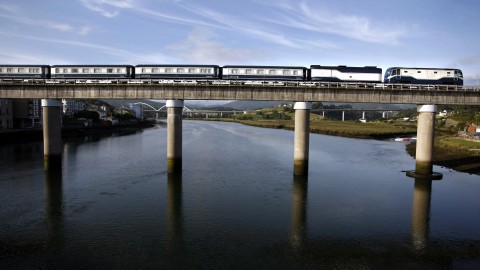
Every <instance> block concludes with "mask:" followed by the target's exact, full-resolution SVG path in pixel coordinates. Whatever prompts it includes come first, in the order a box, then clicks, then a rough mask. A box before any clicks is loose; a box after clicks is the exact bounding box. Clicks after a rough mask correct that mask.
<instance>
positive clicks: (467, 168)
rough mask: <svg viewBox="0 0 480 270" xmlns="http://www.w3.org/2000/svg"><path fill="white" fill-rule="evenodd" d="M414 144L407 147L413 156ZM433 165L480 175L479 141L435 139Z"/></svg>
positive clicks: (457, 138) (449, 137) (444, 137)
mask: <svg viewBox="0 0 480 270" xmlns="http://www.w3.org/2000/svg"><path fill="white" fill-rule="evenodd" d="M415 148H416V144H415V143H411V144H409V145H407V152H408V153H409V154H410V155H412V156H415V150H416V149H415ZM433 163H434V164H435V165H439V166H443V167H446V168H450V169H453V170H456V171H460V172H466V173H470V174H477V175H480V141H468V140H465V139H464V138H460V137H453V136H446V135H440V136H437V137H436V138H435V144H434V151H433Z"/></svg>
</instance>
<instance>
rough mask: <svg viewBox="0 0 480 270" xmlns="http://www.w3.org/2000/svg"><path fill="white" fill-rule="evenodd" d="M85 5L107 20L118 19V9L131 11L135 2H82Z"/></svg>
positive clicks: (85, 0)
mask: <svg viewBox="0 0 480 270" xmlns="http://www.w3.org/2000/svg"><path fill="white" fill-rule="evenodd" d="M81 2H82V3H83V5H84V6H85V7H86V8H88V9H90V10H92V11H95V12H98V13H100V14H101V15H102V16H105V17H107V18H113V17H116V16H117V15H118V14H119V13H120V12H119V11H118V9H130V8H133V7H135V6H136V5H135V4H136V3H135V2H136V1H135V0H81Z"/></svg>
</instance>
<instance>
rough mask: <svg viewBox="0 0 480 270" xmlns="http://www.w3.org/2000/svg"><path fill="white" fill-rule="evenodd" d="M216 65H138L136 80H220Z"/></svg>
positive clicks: (218, 69)
mask: <svg viewBox="0 0 480 270" xmlns="http://www.w3.org/2000/svg"><path fill="white" fill-rule="evenodd" d="M220 71H221V69H220V67H219V66H216V65H136V66H135V76H134V77H135V79H218V78H219V76H220Z"/></svg>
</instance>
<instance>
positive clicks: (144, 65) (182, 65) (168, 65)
mask: <svg viewBox="0 0 480 270" xmlns="http://www.w3.org/2000/svg"><path fill="white" fill-rule="evenodd" d="M135 67H216V68H218V67H219V66H218V65H185V64H181V65H172V64H166V65H160V64H152V65H148V64H141V65H136V66H135Z"/></svg>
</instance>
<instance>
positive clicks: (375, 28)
mask: <svg viewBox="0 0 480 270" xmlns="http://www.w3.org/2000/svg"><path fill="white" fill-rule="evenodd" d="M479 14H480V1H478V0H403V1H381V0H41V1H39V0H0V63H1V64H46V65H56V64H131V65H137V64H215V65H221V66H222V65H235V64H245V65H285V66H305V67H309V66H310V65H333V66H337V65H348V66H378V67H381V68H382V69H383V70H384V71H385V69H386V68H388V67H392V66H402V67H438V68H459V69H461V70H463V73H464V77H465V84H466V85H478V84H479V76H480V27H479V25H480V21H479Z"/></svg>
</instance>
